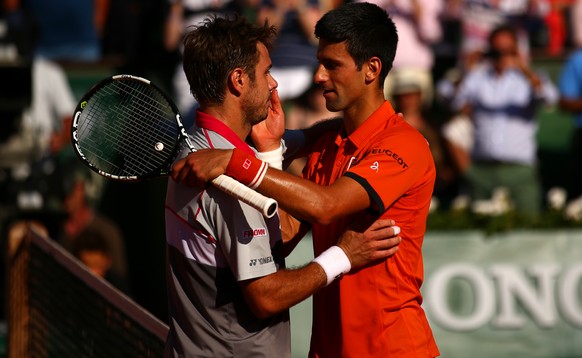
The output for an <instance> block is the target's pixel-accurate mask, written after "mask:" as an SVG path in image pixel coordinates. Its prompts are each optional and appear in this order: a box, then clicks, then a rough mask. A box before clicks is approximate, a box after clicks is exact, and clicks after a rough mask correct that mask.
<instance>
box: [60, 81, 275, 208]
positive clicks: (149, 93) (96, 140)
mask: <svg viewBox="0 0 582 358" xmlns="http://www.w3.org/2000/svg"><path fill="white" fill-rule="evenodd" d="M72 135H73V136H72V138H73V148H74V150H75V153H76V154H77V156H78V157H79V158H80V159H81V160H82V161H83V163H85V164H86V165H87V166H88V167H89V168H91V169H92V170H93V171H95V172H97V173H99V174H100V175H102V176H104V177H106V178H110V179H113V180H119V181H140V180H144V179H148V178H153V177H160V176H167V175H169V173H170V168H171V165H172V163H173V162H174V160H175V159H176V156H177V155H178V153H179V151H180V150H181V148H182V145H183V144H185V145H187V146H188V148H189V149H190V151H192V152H194V151H196V149H195V148H194V146H193V145H192V143H191V141H190V139H189V137H188V134H187V133H186V130H185V128H184V126H183V124H182V121H181V119H180V114H179V112H178V108H177V107H176V105H175V104H174V102H173V101H172V100H171V99H170V98H169V97H168V96H167V95H166V94H165V93H164V92H163V91H162V90H161V89H160V88H159V87H157V86H156V85H154V84H153V83H151V82H150V81H148V80H147V79H144V78H141V77H136V76H131V75H116V76H112V77H108V78H106V79H104V80H102V81H101V82H99V83H97V84H96V85H95V86H93V87H92V88H91V89H90V90H89V91H88V92H87V93H86V94H85V95H84V96H83V97H82V98H81V100H80V102H79V104H78V105H77V108H76V109H75V114H74V117H73V125H72ZM212 184H213V185H214V186H216V187H217V188H219V189H221V190H223V191H224V192H225V193H227V194H229V195H231V196H233V197H235V198H237V199H239V200H240V201H242V202H244V203H246V204H248V205H250V206H252V207H253V208H255V209H257V210H259V211H260V212H261V213H263V215H264V216H265V217H268V218H270V217H272V216H273V215H275V213H276V212H277V202H276V201H275V200H274V199H271V198H267V197H265V196H263V195H261V194H259V193H257V192H256V191H254V190H252V189H250V188H248V187H247V186H245V185H243V184H241V183H240V182H238V181H236V180H235V179H233V178H231V177H229V176H226V175H221V176H219V177H218V178H216V179H214V180H213V181H212Z"/></svg>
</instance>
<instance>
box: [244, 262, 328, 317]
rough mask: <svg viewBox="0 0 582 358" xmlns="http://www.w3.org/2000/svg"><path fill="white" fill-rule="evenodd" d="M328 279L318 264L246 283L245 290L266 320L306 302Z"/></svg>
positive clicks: (250, 300)
mask: <svg viewBox="0 0 582 358" xmlns="http://www.w3.org/2000/svg"><path fill="white" fill-rule="evenodd" d="M326 282H327V277H326V274H325V272H324V270H323V269H322V268H321V266H320V265H319V264H317V263H309V264H308V265H306V266H304V267H301V268H298V269H293V270H279V271H277V272H276V273H274V274H271V275H269V276H266V277H263V278H261V279H258V280H252V281H249V282H243V283H242V286H243V291H244V292H245V294H246V297H247V302H248V304H249V306H250V307H251V309H252V311H253V312H254V314H255V315H256V316H257V317H259V318H267V317H270V316H272V315H274V314H277V313H279V312H281V311H284V310H286V309H289V308H290V307H292V306H294V305H296V304H298V303H299V302H301V301H303V300H305V299H306V298H308V297H309V296H311V295H312V294H314V293H315V292H317V291H318V290H320V289H321V288H323V287H324V286H325V285H326Z"/></svg>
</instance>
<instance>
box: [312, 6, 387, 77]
mask: <svg viewBox="0 0 582 358" xmlns="http://www.w3.org/2000/svg"><path fill="white" fill-rule="evenodd" d="M315 36H316V37H317V38H319V39H320V40H325V41H328V42H331V43H340V42H344V41H346V48H347V51H348V53H349V54H350V55H351V56H352V58H353V59H354V61H355V62H356V66H357V68H358V70H360V69H361V68H362V65H363V64H364V62H366V61H367V60H369V59H370V58H371V57H374V56H376V57H378V58H379V59H380V61H382V70H381V72H380V78H381V80H380V86H381V87H383V86H384V79H385V78H386V75H388V72H390V70H391V69H392V63H393V62H394V56H395V55H396V48H397V46H398V32H397V31H396V25H395V24H394V21H392V19H391V18H390V16H389V15H388V13H387V12H386V11H385V10H383V9H382V8H380V7H379V6H377V5H374V4H370V3H365V2H364V3H346V4H344V5H341V6H339V7H337V8H336V9H334V10H331V11H329V12H327V13H326V14H325V15H323V17H322V18H321V19H319V21H318V22H317V24H316V25H315Z"/></svg>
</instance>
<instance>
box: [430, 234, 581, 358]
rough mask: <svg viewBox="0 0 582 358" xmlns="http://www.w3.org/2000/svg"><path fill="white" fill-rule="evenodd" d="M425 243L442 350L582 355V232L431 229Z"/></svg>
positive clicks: (449, 353) (515, 356) (447, 353)
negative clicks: (490, 232)
mask: <svg viewBox="0 0 582 358" xmlns="http://www.w3.org/2000/svg"><path fill="white" fill-rule="evenodd" d="M423 247H424V263H425V283H424V285H423V287H422V292H423V295H424V303H423V307H424V309H425V311H426V312H427V315H428V317H429V320H430V323H431V327H432V328H433V332H434V334H435V337H436V340H437V343H438V346H439V348H440V351H441V353H442V357H444V358H447V357H453V358H456V357H471V358H479V357H483V358H485V357H487V358H490V357H511V358H519V357H528V358H533V357H540V358H542V357H543V358H557V357H582V284H581V283H582V231H579V230H576V231H567V230H544V231H512V232H511V233H507V234H503V235H497V236H490V237H487V236H485V235H484V234H482V233H480V232H478V231H469V232H431V233H429V234H428V235H427V236H426V238H425V241H424V246H423Z"/></svg>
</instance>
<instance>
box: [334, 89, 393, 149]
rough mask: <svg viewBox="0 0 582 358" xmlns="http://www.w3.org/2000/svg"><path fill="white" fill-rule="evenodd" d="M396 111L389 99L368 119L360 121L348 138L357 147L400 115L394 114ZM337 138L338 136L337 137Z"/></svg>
mask: <svg viewBox="0 0 582 358" xmlns="http://www.w3.org/2000/svg"><path fill="white" fill-rule="evenodd" d="M394 114H396V112H395V111H394V108H392V105H391V104H390V102H389V101H384V103H383V104H382V105H381V106H380V108H378V109H377V110H376V111H375V112H374V113H372V115H371V116H370V117H368V119H366V120H365V121H364V123H362V125H361V126H359V127H358V128H357V129H356V130H355V131H354V132H353V133H352V134H350V136H349V137H348V140H349V141H350V142H352V143H353V144H354V145H355V146H356V147H357V148H359V147H361V146H362V145H363V144H364V143H366V142H367V141H368V140H369V139H370V138H371V137H373V136H374V135H375V134H376V133H378V132H380V131H381V130H382V129H384V128H386V126H388V125H390V124H392V123H394V122H396V121H398V120H399V118H400V117H396V116H394ZM338 138H339V137H338Z"/></svg>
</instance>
